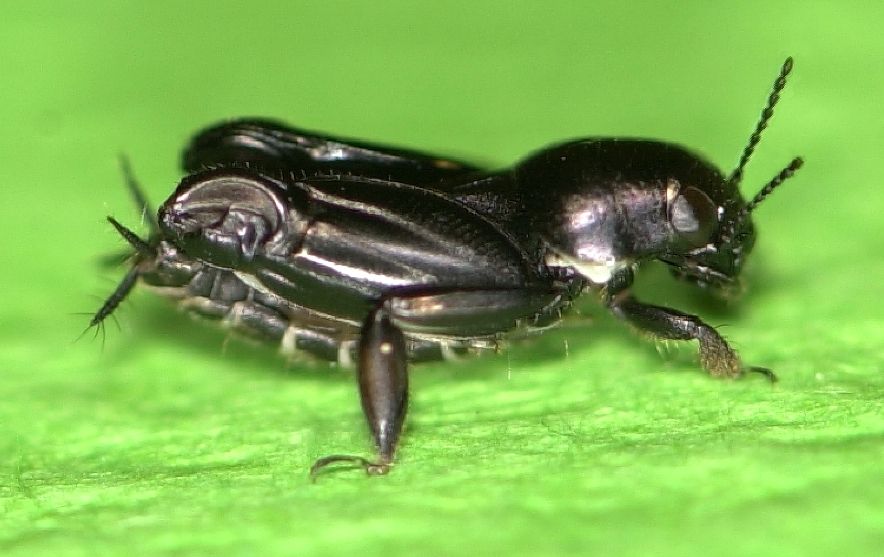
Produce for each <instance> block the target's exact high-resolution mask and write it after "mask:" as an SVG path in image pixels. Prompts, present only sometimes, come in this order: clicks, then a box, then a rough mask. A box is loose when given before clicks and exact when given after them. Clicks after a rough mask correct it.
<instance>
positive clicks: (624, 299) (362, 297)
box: [91, 58, 802, 474]
mask: <svg viewBox="0 0 884 557" xmlns="http://www.w3.org/2000/svg"><path fill="white" fill-rule="evenodd" d="M791 69H792V59H791V58H789V59H787V60H786V62H785V63H784V64H783V67H782V70H781V72H780V75H779V77H778V78H777V80H776V82H775V84H774V87H773V92H772V93H771V95H770V97H769V98H768V102H767V105H766V107H765V109H764V111H763V112H762V114H761V119H760V121H759V123H758V125H757V126H756V128H755V130H754V132H753V133H752V135H751V137H750V139H749V143H748V145H747V146H746V148H745V149H744V150H743V154H742V157H741V158H740V161H739V164H738V165H737V168H736V170H734V171H733V172H732V173H731V175H730V176H728V177H725V176H724V175H722V174H721V173H720V172H719V171H718V170H717V169H716V168H715V167H714V166H712V165H711V164H709V163H708V162H706V161H705V160H704V159H703V158H701V157H700V156H698V155H696V154H694V153H692V152H691V151H688V150H686V149H684V148H682V147H680V146H678V145H673V144H670V143H663V142H659V141H649V140H636V139H616V138H590V139H581V140H576V141H570V142H567V143H563V144H561V145H556V146H552V147H549V148H546V149H543V150H541V151H539V152H537V153H535V154H534V155H531V156H529V157H528V158H526V159H524V160H523V161H521V162H520V163H518V164H516V165H515V166H514V167H513V168H510V169H506V170H502V171H496V172H493V171H487V170H484V169H481V168H477V167H474V166H471V165H469V164H466V163H463V162H460V161H456V160H452V159H448V158H441V157H435V156H432V155H429V154H425V153H420V152H416V151H410V150H404V149H394V148H389V147H386V146H380V145H374V144H370V143H364V142H358V141H351V140H346V139H335V138H332V137H327V136H324V135H320V134H315V133H311V132H305V131H302V130H297V129H292V128H288V127H285V126H283V125H280V124H278V123H274V122H270V121H263V120H238V121H233V122H228V123H223V124H220V125H218V126H215V127H212V128H210V129H207V130H204V131H202V132H201V133H199V134H197V135H196V137H194V138H193V140H192V141H191V143H190V145H189V146H188V147H187V148H186V150H185V152H184V157H183V166H184V170H185V171H186V173H187V175H186V177H185V178H184V179H183V180H182V181H181V183H180V184H179V185H178V188H177V189H176V190H175V192H174V193H173V194H172V196H171V197H170V198H169V199H168V200H167V201H166V202H165V203H164V204H163V205H162V207H160V209H159V211H158V212H157V213H156V218H155V219H154V218H153V213H152V212H151V211H149V210H147V204H146V202H145V200H144V196H143V195H142V193H141V191H140V189H139V188H138V186H137V185H136V183H135V181H134V179H133V178H132V176H131V173H130V172H129V170H128V167H126V168H125V174H126V176H127V181H128V184H129V186H130V189H131V190H132V191H133V193H134V194H135V198H136V201H137V203H138V205H139V208H140V209H143V210H145V212H146V214H147V215H148V222H149V225H150V236H149V237H148V239H147V240H142V239H140V238H139V237H138V236H136V235H135V233H133V232H131V231H130V230H128V229H126V228H124V227H123V226H122V225H120V224H119V223H118V222H117V221H115V220H114V219H113V218H111V217H108V219H109V220H110V222H111V223H112V224H113V226H114V227H115V228H116V229H117V231H118V232H119V233H120V234H121V235H122V236H123V237H124V238H125V239H126V241H127V242H128V243H129V244H130V245H131V246H132V247H133V248H134V249H135V253H134V255H133V257H132V259H133V264H132V266H131V268H130V270H129V272H128V273H127V274H126V276H125V278H124V279H123V281H122V282H121V283H120V285H119V286H118V287H117V289H116V290H115V291H114V292H113V294H111V296H110V297H109V298H108V299H107V301H106V302H105V304H104V305H103V306H102V307H101V308H100V309H99V311H98V312H97V313H96V314H95V316H94V317H93V319H92V322H91V325H93V326H98V325H100V324H101V323H102V321H103V320H104V319H105V318H107V317H108V316H109V315H110V314H111V313H112V312H113V311H114V310H115V309H116V307H117V306H118V305H119V303H120V302H121V301H122V300H123V299H124V298H125V297H126V295H127V294H128V293H129V291H130V290H131V289H132V288H133V286H134V285H135V284H136V282H137V281H138V280H141V281H142V282H143V283H144V284H146V285H148V286H150V287H152V288H153V289H154V290H157V291H158V292H160V293H162V294H164V295H167V296H169V297H172V298H174V299H177V300H179V303H180V304H181V305H182V306H183V307H184V308H186V309H188V310H190V311H192V312H193V313H195V314H198V315H201V316H204V317H208V318H211V319H216V320H221V321H222V322H223V323H224V324H226V325H228V326H230V327H231V328H232V329H234V330H236V331H239V332H244V333H248V334H252V335H255V336H258V337H261V338H264V339H268V340H273V341H276V342H279V343H280V346H281V348H282V351H283V352H284V353H286V354H289V355H293V354H296V353H308V354H311V355H314V356H318V357H320V358H323V359H327V360H333V361H334V360H336V361H338V362H340V363H343V364H346V363H350V362H351V361H354V360H355V362H356V368H357V370H358V381H359V391H360V395H361V398H362V407H363V410H364V412H365V416H366V418H367V420H368V424H369V426H370V429H371V433H372V436H373V439H374V443H375V445H376V447H377V450H378V456H377V458H376V459H374V460H368V459H365V458H362V457H356V456H345V455H333V456H329V457H325V458H322V459H320V460H318V461H317V462H316V463H315V464H314V466H313V468H312V469H311V474H315V473H316V472H317V471H319V470H320V469H322V468H323V467H325V466H326V465H328V464H330V463H335V462H340V461H346V462H354V463H356V464H358V465H360V466H362V467H364V469H365V470H366V471H367V472H369V473H373V474H383V473H386V472H387V471H388V470H389V468H390V466H391V465H392V463H393V460H394V455H395V451H396V446H397V442H398V440H399V437H400V432H401V430H402V425H403V421H404V418H405V412H406V407H407V399H408V373H407V364H406V362H407V361H409V360H412V361H416V360H428V359H434V358H440V357H445V356H447V355H452V354H455V355H456V354H457V353H460V352H464V351H470V350H476V349H484V348H494V347H496V346H497V343H498V342H499V341H500V340H501V339H502V338H503V337H504V335H505V334H507V333H509V332H511V331H522V332H525V331H528V332H530V331H536V330H540V329H543V328H545V327H548V326H550V325H552V324H554V323H555V322H556V321H557V320H558V319H559V318H560V317H561V314H562V311H563V310H565V309H566V308H567V307H568V306H569V305H570V304H571V302H572V301H573V299H574V298H575V297H576V296H578V295H579V294H581V293H583V292H587V291H590V292H594V293H596V294H598V295H599V297H600V299H601V300H602V301H603V303H604V304H605V305H606V306H607V307H608V308H609V309H610V310H611V311H612V312H613V313H614V315H616V316H618V317H620V318H622V319H624V320H626V321H628V322H629V323H631V324H632V325H634V326H635V327H637V328H638V329H639V330H641V331H643V332H645V333H648V334H650V335H651V336H654V337H656V338H659V339H673V340H697V341H699V347H700V362H701V364H702V366H703V367H704V368H705V369H706V370H707V371H708V372H709V373H710V374H712V375H715V376H722V377H731V378H733V377H738V376H740V375H742V374H743V373H745V371H747V370H748V371H759V372H762V373H764V374H766V375H767V376H768V377H769V378H770V379H772V380H773V379H775V376H774V375H773V373H772V372H770V371H769V370H766V369H764V368H756V367H744V366H743V364H742V363H741V362H740V358H739V357H738V356H737V353H736V352H735V351H734V350H733V349H732V348H731V347H730V346H729V345H728V344H727V342H726V341H725V340H724V339H723V338H722V337H721V336H720V335H719V334H718V332H717V331H716V330H715V329H714V328H713V327H711V326H709V325H707V324H706V323H704V322H703V321H702V320H701V319H700V318H699V317H697V316H694V315H688V314H685V313H682V312H679V311H677V310H674V309H671V308H667V307H661V306H655V305H650V304H646V303H643V302H640V301H638V300H636V299H635V297H633V295H632V294H631V292H630V286H631V285H632V282H633V272H634V270H635V268H636V267H637V266H638V265H639V264H640V263H642V262H643V261H647V260H652V259H658V260H660V261H663V262H664V263H666V264H667V265H669V266H670V268H671V269H672V271H673V272H674V274H675V275H677V276H678V277H680V278H685V279H688V280H690V281H693V282H694V283H696V284H698V285H699V286H701V287H704V288H709V289H711V290H713V291H715V292H719V293H721V292H725V293H726V292H729V291H732V290H734V288H735V286H736V285H737V278H738V276H739V274H740V271H741V269H742V267H743V263H744V261H745V258H746V256H747V255H748V254H749V252H750V250H751V249H752V246H753V244H754V242H755V230H754V227H753V225H752V219H751V214H752V211H753V210H754V209H755V208H756V207H757V206H758V205H759V203H761V202H762V201H763V200H764V199H765V198H766V197H767V196H768V195H769V194H770V193H771V192H772V191H773V190H774V189H775V188H776V187H777V186H779V185H780V184H782V183H783V182H784V181H785V180H786V179H787V178H789V177H791V176H792V174H793V173H794V172H795V171H796V170H798V168H799V167H800V166H801V164H802V160H801V159H800V158H795V159H794V160H793V161H792V162H791V163H790V164H789V165H788V166H787V167H786V168H784V169H783V170H782V171H781V172H780V173H779V174H778V175H777V176H775V177H774V178H773V179H772V180H771V181H770V182H769V183H767V184H766V185H765V186H764V187H762V188H761V190H760V191H759V192H758V193H757V194H756V195H755V196H754V197H753V198H752V199H751V200H750V201H749V202H748V203H747V202H745V201H744V200H743V198H742V196H741V195H740V192H739V190H738V186H739V185H740V182H741V179H742V176H743V169H744V167H745V166H746V163H747V162H748V161H749V158H750V157H751V155H752V153H753V151H754V149H755V147H756V145H757V144H758V142H759V139H760V136H761V132H762V131H763V130H764V128H765V127H766V125H767V123H768V121H769V120H770V118H771V116H772V115H773V109H774V106H775V105H776V103H777V101H778V100H779V95H780V92H781V91H782V89H783V87H784V86H785V84H786V77H787V75H788V74H789V72H790V71H791Z"/></svg>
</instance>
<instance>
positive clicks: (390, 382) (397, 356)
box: [310, 309, 408, 478]
mask: <svg viewBox="0 0 884 557" xmlns="http://www.w3.org/2000/svg"><path fill="white" fill-rule="evenodd" d="M406 362H407V352H406V348H405V337H404V335H403V334H402V331H401V330H400V329H399V328H398V327H396V326H395V325H393V324H392V323H391V322H390V317H389V315H388V314H387V312H386V311H384V310H383V309H377V310H375V311H373V312H371V313H370V314H369V316H368V319H366V321H365V324H364V326H363V328H362V334H361V336H360V339H359V360H358V369H357V374H358V378H359V395H360V398H361V400H362V411H363V413H364V414H365V418H366V420H367V421H368V426H369V429H370V430H371V435H372V439H373V440H374V444H375V447H376V448H377V451H378V458H377V460H376V461H370V460H367V459H365V458H362V457H359V456H351V455H331V456H327V457H324V458H320V459H319V460H317V461H316V462H315V463H314V464H313V466H312V467H311V468H310V476H311V477H312V478H315V477H316V475H317V473H319V471H320V470H322V469H323V468H325V467H326V466H328V465H329V464H333V463H337V462H352V463H356V464H357V465H359V466H361V467H362V468H364V469H365V471H366V473H368V474H370V475H380V474H386V473H387V472H389V470H390V466H392V464H393V458H394V456H395V454H396V446H397V444H398V443H399V436H400V434H401V433H402V424H403V422H404V421H405V412H406V410H407V408H408V365H407V363H406Z"/></svg>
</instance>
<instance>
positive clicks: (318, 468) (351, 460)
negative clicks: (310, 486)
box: [310, 454, 392, 482]
mask: <svg viewBox="0 0 884 557" xmlns="http://www.w3.org/2000/svg"><path fill="white" fill-rule="evenodd" d="M341 462H344V463H348V464H351V466H350V468H362V469H363V470H365V473H366V474H368V475H369V476H383V475H384V474H386V473H387V472H389V471H390V467H391V466H392V464H391V463H389V462H383V461H382V462H372V461H370V460H368V459H367V458H362V457H361V456H354V455H345V454H334V455H329V456H325V457H322V458H320V459H318V460H317V461H316V462H314V463H313V466H311V467H310V481H312V482H315V481H316V478H317V477H318V476H319V474H320V473H322V471H323V470H324V469H326V468H327V467H328V466H330V465H332V464H338V463H341Z"/></svg>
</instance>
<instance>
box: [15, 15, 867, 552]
mask: <svg viewBox="0 0 884 557" xmlns="http://www.w3.org/2000/svg"><path fill="white" fill-rule="evenodd" d="M734 4H735V5H733V6H725V5H724V3H719V2H677V3H657V2H653V3H629V2H613V1H612V2H584V3H573V2H481V1H476V0H472V1H458V2H453V1H444V2H433V3H429V2H426V3H424V2H404V1H389V2H382V3H381V2H364V3H357V2H333V1H331V2H330V1H326V2H309V3H306V2H283V1H280V2H262V1H250V2H219V1H217V0H216V1H212V2H209V1H190V2H172V1H156V2H135V1H132V2H122V1H104V2H102V1H91V2H84V1H80V2H73V1H62V2H56V1H53V2H47V1H40V2H27V3H25V2H11V3H9V4H8V5H4V15H3V23H0V75H2V85H0V122H2V125H3V133H0V152H2V157H3V163H2V164H0V184H2V187H3V191H4V196H3V202H2V203H0V227H2V228H0V250H2V251H0V252H2V254H3V262H4V264H3V266H2V268H0V285H2V290H3V293H4V299H3V301H2V303H0V308H2V309H0V335H2V337H0V338H2V348H0V552H2V553H3V555H5V556H10V555H37V554H47V555H48V554H52V555H96V554H99V555H114V554H127V555H131V554H145V555H156V554H175V555H196V554H217V555H233V554H242V555H324V556H332V555H360V556H363V557H369V556H372V555H387V556H391V555H412V554H427V555H451V556H458V555H497V554H503V553H506V554H513V555H524V554H529V553H530V554H533V555H565V554H575V555H586V554H594V553H601V552H604V553H606V554H613V555H688V554H698V555H699V554H704V555H705V554H718V555H737V554H743V555H749V554H751V555H778V556H788V555H802V556H806V555H831V554H834V553H835V552H836V551H838V552H840V553H841V554H845V555H872V554H878V553H877V552H876V549H877V550H878V551H880V547H881V544H882V543H884V511H882V505H884V483H882V478H884V474H882V464H881V463H882V461H884V460H882V457H884V443H882V441H884V436H882V433H884V418H882V393H884V381H882V359H884V358H882V346H884V322H882V293H884V289H882V281H884V264H882V257H881V254H882V251H884V225H882V217H881V212H882V209H884V203H882V201H884V195H882V185H881V183H880V182H881V178H880V176H881V173H882V164H881V161H882V156H881V153H882V148H884V125H882V116H884V109H882V96H884V95H882V93H884V70H882V65H881V61H882V59H884V39H882V38H881V33H880V23H881V22H882V21H884V9H882V8H881V7H880V4H879V3H874V2H865V3H860V2H857V3H849V2H847V3H845V2H794V3H792V2H770V1H766V2H739V3H734ZM789 54H791V55H793V56H794V57H795V59H796V69H795V73H794V76H793V79H792V81H791V83H790V85H789V87H788V88H787V91H786V93H785V94H784V98H783V101H782V103H781V105H780V107H779V109H778V113H777V116H776V117H775V118H774V121H773V122H772V124H771V127H770V129H769V131H768V133H767V134H766V135H765V138H764V140H763V142H762V144H761V147H760V148H759V150H758V153H757V156H756V157H755V160H754V161H753V163H752V164H751V165H750V167H749V170H748V172H747V176H746V180H745V182H744V186H745V188H746V190H747V191H748V192H749V193H750V194H751V193H754V191H755V190H756V189H757V188H758V187H760V185H761V184H762V183H764V181H766V180H767V179H768V178H769V177H770V176H772V175H773V174H774V173H775V172H776V171H778V170H779V169H780V168H781V166H782V165H784V164H785V163H786V162H787V161H788V160H789V158H790V157H791V156H793V155H796V154H801V155H804V156H805V158H806V161H807V164H806V166H805V168H804V169H803V170H802V171H801V173H800V175H799V176H798V177H797V178H795V179H794V181H792V182H790V183H789V184H788V185H787V186H786V187H784V188H783V189H782V191H779V192H777V194H776V195H774V196H773V197H772V198H771V199H770V200H769V201H768V202H766V203H765V205H764V206H763V207H762V208H761V209H760V210H759V211H758V213H757V221H756V222H757V223H758V226H759V228H760V231H761V233H760V238H759V243H758V245H757V248H756V252H755V255H754V256H753V260H752V262H751V263H752V266H751V268H750V269H749V272H748V279H749V282H750V284H751V285H752V289H751V291H750V292H749V294H748V296H746V297H745V299H744V300H742V303H741V304H740V305H739V306H737V307H734V308H725V309H722V308H716V307H710V305H709V304H706V303H704V302H702V301H697V298H695V297H694V295H693V292H692V291H690V290H689V289H687V288H683V287H681V286H678V285H673V284H672V283H671V281H669V280H668V277H667V275H666V273H665V272H660V270H656V271H655V270H653V269H652V270H651V271H650V277H647V278H646V280H645V281H644V282H643V283H642V285H641V288H642V291H643V294H644V296H645V297H646V298H648V299H650V300H654V301H657V302H662V303H670V304H673V305H675V306H676V307H679V308H682V309H686V310H689V311H699V312H700V313H701V314H703V315H704V316H705V317H706V318H707V319H708V320H709V321H710V322H712V323H714V324H727V325H728V326H729V327H728V328H727V329H726V331H727V334H728V336H729V338H730V339H731V340H732V341H733V342H734V343H735V344H736V345H737V346H738V347H739V348H740V349H741V351H742V354H743V356H744V358H745V359H746V360H747V361H749V362H752V363H758V364H762V365H768V366H770V367H772V368H774V369H775V370H776V371H777V372H778V373H779V375H780V378H781V382H780V383H779V384H778V385H777V386H776V387H774V388H771V387H770V386H768V385H767V384H766V383H765V382H764V381H763V380H761V379H760V378H750V379H747V380H745V381H740V382H722V381H715V380H712V379H709V378H707V377H705V376H704V375H703V374H702V373H701V372H700V371H699V370H698V368H697V366H696V364H695V363H694V361H693V347H685V348H684V349H683V350H680V351H678V352H677V353H675V354H669V355H665V357H663V358H661V357H659V356H658V355H657V354H656V353H655V351H654V347H653V345H650V344H648V343H645V342H643V341H641V340H639V339H636V338H635V337H634V336H633V335H631V334H630V333H629V331H627V330H626V329H625V328H624V327H622V326H621V325H620V324H619V323H615V322H613V321H612V320H611V319H609V318H608V317H607V316H605V315H604V312H602V311H600V310H598V309H597V308H595V307H594V306H593V305H592V304H591V303H588V304H587V305H586V306H585V307H584V308H583V313H584V314H585V315H588V316H591V318H592V323H591V324H589V325H586V324H580V323H573V322H572V323H569V324H567V325H566V326H565V327H563V328H562V330H560V331H556V332H552V333H549V334H547V335H544V336H543V337H541V338H540V339H538V340H536V341H533V342H530V343H528V344H521V345H518V346H514V347H512V348H511V349H510V350H509V351H507V353H506V354H503V355H500V356H498V357H486V358H482V359H479V360H471V361H467V362H465V363H463V364H462V365H449V364H437V365H424V366H421V367H419V368H417V369H416V370H415V371H414V374H413V377H414V379H413V383H412V386H413V405H412V408H411V413H410V421H409V424H408V426H407V433H406V439H405V442H404V444H403V447H402V450H401V465H400V466H399V467H397V468H396V470H395V471H394V472H393V473H392V474H391V475H390V476H388V477H385V478H373V479H366V478H365V477H363V476H362V475H361V474H359V473H358V472H350V473H340V474H336V475H330V476H326V477H324V478H323V480H322V481H320V482H319V483H317V484H316V485H311V484H310V483H309V482H308V481H307V478H306V469H307V467H308V466H309V464H310V463H311V462H312V460H313V459H314V458H316V457H318V456H321V455H324V454H328V453H329V452H340V451H344V452H352V451H354V450H367V449H368V448H369V447H368V441H367V437H366V433H365V430H364V426H363V423H362V418H361V414H360V410H359V405H358V400H357V395H356V390H355V387H354V385H353V381H352V377H351V375H350V374H349V373H347V372H342V371H340V370H335V369H328V368H325V367H322V366H320V367H316V368H304V367H303V366H286V365H285V362H283V361H282V360H281V359H279V358H277V357H276V356H275V355H274V354H273V350H271V349H263V348H261V347H259V348H255V347H252V346H247V345H244V344H240V343H238V342H236V341H233V342H230V343H227V344H225V343H224V336H223V334H222V333H219V332H218V331H215V330H213V329H211V328H208V327H203V326H198V325H195V324H194V323H193V322H192V321H191V320H189V319H188V318H187V317H186V316H183V315H180V314H178V313H176V312H174V311H173V310H172V309H171V307H170V306H169V304H167V303H166V302H165V301H163V300H159V299H156V298H155V297H153V296H151V295H149V294H144V293H140V292H139V293H137V294H136V295H134V296H132V299H131V302H129V303H127V304H126V305H125V306H124V308H123V309H122V310H121V311H120V312H119V315H118V319H119V321H120V329H121V330H120V331H117V330H116V329H115V328H114V327H113V326H112V325H111V327H110V328H109V330H108V338H107V342H106V345H105V346H104V349H102V343H101V341H100V339H99V340H98V341H91V340H89V337H85V338H84V339H83V340H82V341H80V342H78V343H74V342H73V340H74V339H75V338H76V336H77V335H78V334H79V332H80V331H81V330H82V328H83V327H84V326H85V324H86V322H87V320H88V317H86V316H82V315H74V314H75V313H76V312H84V311H90V310H94V309H95V308H96V307H97V306H98V304H99V303H100V298H101V297H103V296H105V295H107V294H108V293H109V292H110V291H111V290H112V289H113V287H114V285H115V281H117V280H118V279H119V277H120V276H121V275H120V273H119V272H113V271H100V270H99V269H98V267H97V266H96V259H97V257H98V256H99V255H101V254H104V253H107V252H110V251H113V250H115V249H118V248H119V247H121V240H120V239H119V238H118V237H117V236H116V235H115V234H114V233H113V231H112V230H111V228H110V227H109V226H108V225H107V224H106V223H105V221H104V216H105V215H106V214H112V215H114V216H116V217H117V218H119V219H120V220H122V221H123V222H126V223H128V224H130V225H133V226H137V223H138V220H137V216H136V215H135V212H134V210H133V209H132V207H131V205H130V201H129V199H128V198H127V195H126V193H125V191H124V189H123V187H122V185H121V178H120V175H119V171H118V168H117V163H116V156H117V154H118V153H119V152H121V151H125V152H126V153H128V154H129V155H130V156H131V158H132V160H133V162H134V165H135V168H136V171H137V173H138V175H139V176H140V178H141V179H142V181H143V182H144V183H145V185H146V188H147V190H148V192H149V193H150V195H151V197H152V199H153V200H154V202H159V201H161V200H163V199H164V198H165V196H167V195H168V194H169V193H170V192H171V191H172V189H173V187H174V185H175V184H176V182H177V180H178V178H179V177H180V176H179V172H178V170H177V156H178V150H179V149H180V146H181V145H182V144H183V142H184V141H185V140H186V139H187V137H188V135H189V134H190V133H191V132H192V131H193V130H195V129H197V128H199V127H201V126H204V125H206V124H208V123H211V122H213V121H215V120H218V119H221V118H225V117H233V116H241V115H264V116H273V117H278V118H284V119H287V120H289V121H290V122H292V123H295V124H297V125H299V126H303V127H308V128H315V129H321V130H327V131H330V132H334V133H337V134H342V135H349V136H357V137H365V138H369V139H373V140H378V141H385V142H390V143H399V144H403V145H409V146H414V147H420V148H425V149H431V150H436V151H440V152H444V153H450V154H453V155H459V156H464V157H467V158H472V159H474V160H478V161H483V162H488V163H490V164H500V165H503V164H509V163H511V162H512V161H514V160H515V159H516V158H518V157H520V156H522V155H524V154H526V153H528V152H530V151H531V150H532V149H535V148H537V147H539V146H542V145H544V144H546V143H548V142H551V141H556V140H560V139H563V138H568V137H575V136H581V135H621V136H623V135H631V136H650V137H658V138H664V139H667V140H671V141H677V142H681V143H684V144H687V145H690V146H693V147H695V148H697V149H700V150H701V151H702V152H704V153H705V154H706V155H708V156H709V157H710V158H711V159H712V160H713V161H716V162H717V163H718V164H720V165H721V166H722V167H724V168H725V169H730V168H731V167H732V165H733V164H734V163H735V162H736V160H737V158H738V156H739V153H740V150H741V149H742V147H743V145H744V143H745V141H746V138H747V137H748V134H749V132H750V131H751V129H752V126H753V125H754V124H755V121H756V119H757V117H758V113H759V111H760V109H761V107H762V104H763V102H764V99H765V98H766V95H767V93H768V90H769V87H770V85H771V83H772V81H773V79H774V77H775V76H776V72H777V70H778V68H779V65H780V64H781V62H782V60H783V59H784V58H785V56H786V55H789ZM139 230H142V231H143V228H139ZM225 346H226V349H225Z"/></svg>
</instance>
